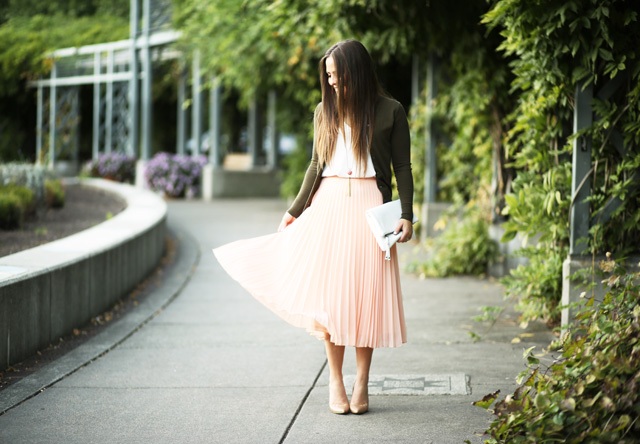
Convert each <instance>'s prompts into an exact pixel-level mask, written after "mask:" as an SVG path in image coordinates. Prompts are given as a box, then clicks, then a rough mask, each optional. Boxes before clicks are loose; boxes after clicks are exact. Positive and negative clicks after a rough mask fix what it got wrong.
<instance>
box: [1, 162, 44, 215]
mask: <svg viewBox="0 0 640 444" xmlns="http://www.w3.org/2000/svg"><path fill="white" fill-rule="evenodd" d="M55 178H56V175H55V173H54V172H53V171H51V170H48V169H47V168H45V167H44V166H42V165H33V164H30V163H17V162H15V163H7V164H3V165H0V186H1V185H9V184H13V185H17V186H25V187H27V188H29V189H30V190H31V191H33V193H34V197H35V201H36V205H42V204H44V199H45V191H44V182H45V180H47V179H55Z"/></svg>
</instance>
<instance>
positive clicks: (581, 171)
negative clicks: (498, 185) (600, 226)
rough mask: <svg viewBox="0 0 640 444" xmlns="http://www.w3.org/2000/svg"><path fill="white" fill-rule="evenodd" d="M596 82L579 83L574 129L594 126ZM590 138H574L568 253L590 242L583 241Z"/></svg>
mask: <svg viewBox="0 0 640 444" xmlns="http://www.w3.org/2000/svg"><path fill="white" fill-rule="evenodd" d="M592 100H593V85H589V86H587V87H586V88H584V89H583V88H582V86H581V85H578V87H577V88H576V93H575V108H574V111H573V132H574V133H577V132H578V131H580V130H582V129H584V128H587V127H589V126H591V124H592V123H593V111H592V109H591V101H592ZM590 170H591V137H586V136H581V137H578V138H576V139H575V140H574V141H573V158H572V169H571V195H572V200H573V206H572V207H571V214H570V233H569V241H570V249H569V254H571V255H574V254H576V255H577V254H582V253H583V252H584V251H585V250H586V248H587V244H586V243H585V242H584V239H586V238H587V237H588V236H589V225H590V224H589V202H588V201H587V198H588V197H589V194H590V191H591V179H590V177H589V176H588V174H589V171H590Z"/></svg>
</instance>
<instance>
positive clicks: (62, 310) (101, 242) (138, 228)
mask: <svg viewBox="0 0 640 444" xmlns="http://www.w3.org/2000/svg"><path fill="white" fill-rule="evenodd" d="M81 183H82V184H86V185H90V186H95V187H98V188H101V189H103V190H106V191H111V192H114V193H116V194H118V195H120V196H121V197H122V198H123V199H125V200H126V201H127V208H126V209H125V210H124V211H122V212H121V213H119V214H118V215H116V216H115V217H113V218H112V219H110V220H107V221H105V222H103V223H101V224H99V225H96V226H94V227H92V228H89V229H87V230H85V231H82V232H80V233H77V234H74V235H72V236H69V237H66V238H63V239H60V240H57V241H55V242H51V243H48V244H45V245H41V246H39V247H36V248H32V249H30V250H25V251H22V252H19V253H16V254H12V255H10V256H5V257H2V258H0V370H2V369H5V368H7V367H8V366H10V365H11V364H12V363H16V362H19V361H21V360H23V359H24V358H26V357H28V356H30V355H32V354H34V353H35V352H36V351H37V350H38V349H41V348H43V347H46V346H47V345H49V344H50V343H52V342H53V341H56V340H57V339H58V338H59V337H61V336H64V335H66V334H69V333H70V332H71V331H72V330H73V329H74V328H76V327H79V326H82V325H83V324H85V323H86V322H88V321H89V320H90V319H91V318H92V317H94V316H96V315H97V314H99V313H102V312H104V311H106V310H108V309H109V308H110V307H112V306H113V304H114V303H115V302H116V301H117V300H118V299H120V298H121V297H123V296H124V295H126V294H127V293H128V292H129V291H130V290H132V289H133V288H134V287H135V286H136V285H137V284H139V283H140V282H141V281H142V280H143V279H144V278H145V277H146V276H147V275H148V274H149V273H150V272H151V271H152V270H153V269H154V268H155V267H156V265H157V264H158V262H159V260H160V258H161V257H162V254H163V251H164V245H165V230H166V216H167V205H166V203H165V202H164V201H163V200H162V199H161V198H160V197H158V196H157V195H155V194H154V193H152V192H150V191H146V190H143V189H140V188H135V187H132V186H130V185H124V184H120V183H116V182H109V181H106V180H101V179H88V180H83V181H82V182H81Z"/></svg>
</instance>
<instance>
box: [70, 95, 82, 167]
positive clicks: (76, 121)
mask: <svg viewBox="0 0 640 444" xmlns="http://www.w3.org/2000/svg"><path fill="white" fill-rule="evenodd" d="M73 96H75V97H73ZM72 97H73V99H72V102H71V103H72V106H71V115H72V116H73V119H72V123H73V157H72V160H73V163H72V164H73V168H74V174H77V173H78V171H79V167H80V163H79V161H80V152H79V151H80V87H79V86H74V87H73V94H72Z"/></svg>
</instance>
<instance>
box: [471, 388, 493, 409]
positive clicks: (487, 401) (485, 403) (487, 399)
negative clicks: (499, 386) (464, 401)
mask: <svg viewBox="0 0 640 444" xmlns="http://www.w3.org/2000/svg"><path fill="white" fill-rule="evenodd" d="M499 394H500V390H496V391H495V392H493V393H489V394H488V395H485V396H484V397H483V398H482V399H481V400H480V401H474V402H472V403H471V404H472V405H475V406H476V407H482V408H483V409H485V410H486V409H488V408H489V407H491V404H493V402H494V401H495V400H496V398H497V397H498V395H499Z"/></svg>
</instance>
